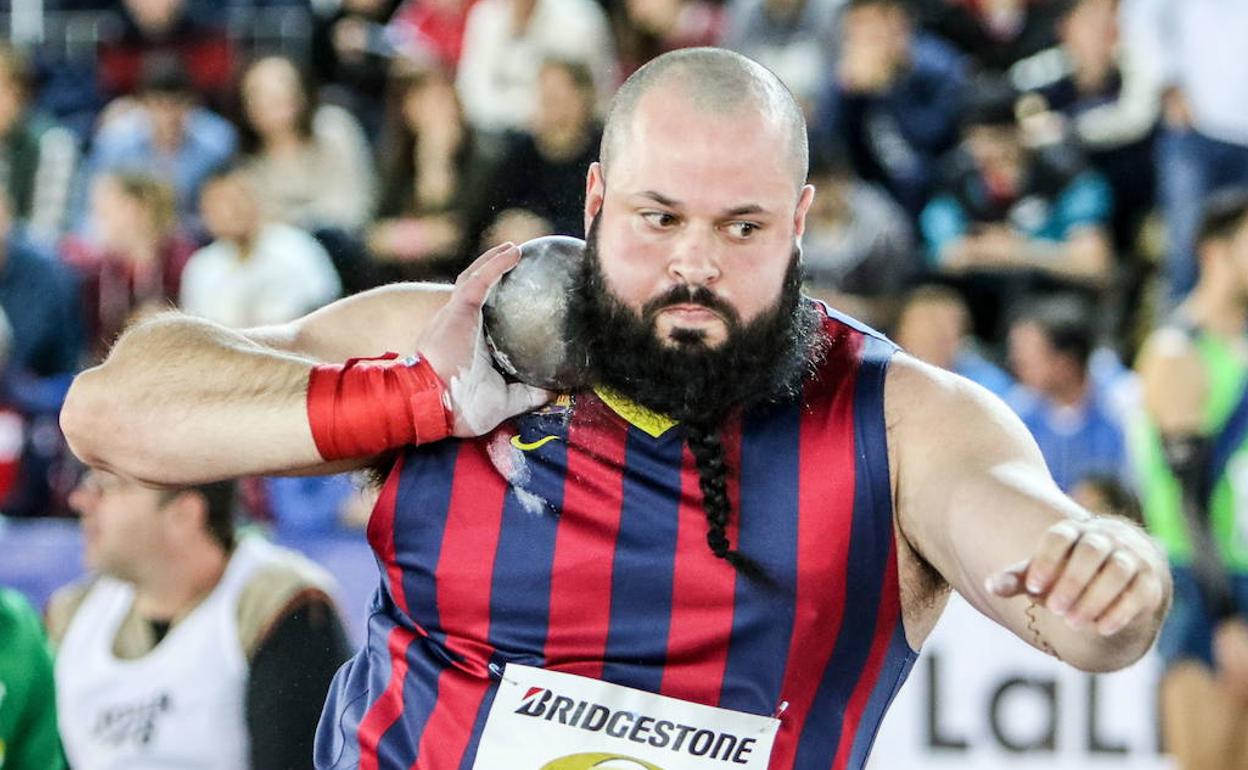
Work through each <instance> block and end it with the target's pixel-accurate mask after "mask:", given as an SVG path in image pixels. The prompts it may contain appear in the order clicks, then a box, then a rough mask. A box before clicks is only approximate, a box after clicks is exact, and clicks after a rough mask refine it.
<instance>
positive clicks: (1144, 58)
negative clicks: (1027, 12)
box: [1123, 0, 1248, 303]
mask: <svg viewBox="0 0 1248 770" xmlns="http://www.w3.org/2000/svg"><path fill="white" fill-rule="evenodd" d="M1246 37H1248V5H1244V4H1243V3H1219V2H1217V1H1216V0H1126V2H1124V3H1123V42H1124V43H1125V45H1126V47H1127V48H1128V49H1129V50H1130V51H1131V55H1132V58H1133V59H1134V60H1135V61H1138V62H1139V63H1140V64H1141V65H1143V67H1142V69H1143V72H1142V74H1143V75H1144V77H1146V78H1147V79H1148V81H1149V83H1150V85H1151V86H1152V87H1153V88H1154V89H1155V93H1157V94H1158V95H1159V97H1160V100H1161V126H1162V132H1161V136H1160V139H1159V141H1158V147H1157V150H1158V153H1157V159H1156V166H1157V198H1158V201H1159V202H1160V203H1161V209H1162V213H1163V214H1164V216H1165V222H1166V235H1167V237H1168V238H1169V243H1170V248H1169V250H1168V253H1167V254H1166V270H1165V272H1166V279H1167V281H1168V282H1169V287H1168V288H1169V300H1170V301H1171V303H1178V301H1179V300H1180V299H1181V298H1183V297H1185V296H1186V295H1187V294H1188V292H1190V291H1191V289H1192V287H1193V286H1194V285H1195V284H1196V279H1197V275H1196V273H1197V263H1198V260H1197V255H1196V238H1197V235H1198V233H1199V229H1200V218H1201V205H1202V204H1203V202H1204V200H1205V199H1206V198H1207V197H1208V196H1209V194H1210V193H1211V192H1213V191H1215V190H1219V189H1221V188H1223V187H1227V186H1231V185H1244V184H1248V115H1245V113H1244V110H1243V104H1244V101H1245V100H1246V99H1248V54H1246V53H1245V51H1244V47H1243V42H1244V39H1245V38H1246Z"/></svg>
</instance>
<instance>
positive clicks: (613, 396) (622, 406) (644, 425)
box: [594, 387, 677, 438]
mask: <svg viewBox="0 0 1248 770" xmlns="http://www.w3.org/2000/svg"><path fill="white" fill-rule="evenodd" d="M594 393H596V394H597V395H598V398H600V399H602V403H604V404H606V405H607V406H609V407H611V411H613V412H615V413H616V414H618V415H619V416H620V417H623V418H624V419H625V420H627V421H628V422H629V424H631V425H633V426H634V427H636V428H639V429H640V430H643V431H645V432H646V433H648V434H649V435H650V437H651V438H658V437H659V436H662V435H663V434H664V433H666V432H667V431H669V430H671V428H672V427H673V426H674V425H676V424H677V422H676V421H675V420H673V419H672V418H671V417H668V416H667V415H665V414H659V413H658V412H655V411H652V410H650V409H647V408H646V407H644V406H642V405H641V404H638V403H637V402H636V401H633V400H632V399H630V398H628V397H627V396H624V395H621V394H620V393H617V392H616V391H614V390H611V389H609V388H603V387H596V388H594Z"/></svg>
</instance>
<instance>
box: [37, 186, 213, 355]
mask: <svg viewBox="0 0 1248 770" xmlns="http://www.w3.org/2000/svg"><path fill="white" fill-rule="evenodd" d="M175 206H176V204H175V201H174V194H173V189H172V188H171V187H170V186H169V185H168V184H166V183H164V182H162V181H161V180H159V179H157V178H156V177H153V176H151V175H149V174H144V173H141V172H130V171H117V172H110V173H106V174H103V175H101V176H99V177H97V178H96V180H95V182H94V184H93V188H92V190H91V221H92V226H91V232H93V233H94V235H95V238H94V240H87V239H85V238H81V237H71V238H70V239H69V240H68V241H67V242H66V243H65V245H64V246H63V247H62V250H61V253H62V256H63V258H64V259H65V261H66V262H68V263H69V264H70V265H72V266H73V267H74V268H76V269H77V271H78V274H79V277H80V279H81V282H82V297H83V304H82V306H83V311H84V315H85V316H86V325H87V335H88V339H89V340H91V343H90V354H91V358H92V360H100V359H102V358H103V355H104V353H106V352H108V348H109V346H110V345H112V342H113V340H115V339H116V338H117V335H119V334H120V333H121V331H122V330H123V329H124V328H125V327H126V326H127V325H129V323H130V322H131V321H132V320H133V319H134V318H135V317H136V316H139V315H143V314H146V313H150V312H152V311H155V310H160V309H163V308H166V307H168V306H169V305H172V304H173V303H174V302H176V301H177V298H178V293H179V290H180V289H181V285H182V270H183V269H184V268H185V267H186V262H187V260H188V259H190V256H191V253H192V252H193V251H194V250H195V244H194V243H192V242H191V241H190V240H189V239H188V238H187V237H185V236H184V235H183V234H182V233H181V232H179V229H178V222H177V211H176V208H175Z"/></svg>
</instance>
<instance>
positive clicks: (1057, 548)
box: [885, 355, 1170, 671]
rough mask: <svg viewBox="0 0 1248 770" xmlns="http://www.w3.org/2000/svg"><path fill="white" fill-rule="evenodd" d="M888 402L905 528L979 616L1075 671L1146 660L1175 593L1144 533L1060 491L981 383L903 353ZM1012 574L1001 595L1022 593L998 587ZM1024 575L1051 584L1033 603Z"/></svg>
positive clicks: (1008, 414)
mask: <svg viewBox="0 0 1248 770" xmlns="http://www.w3.org/2000/svg"><path fill="white" fill-rule="evenodd" d="M885 399H886V410H887V415H888V421H889V426H890V442H891V443H892V445H893V447H894V452H895V455H896V473H897V478H896V484H897V515H898V521H899V525H900V529H901V531H902V533H903V535H904V537H905V538H906V540H907V542H908V543H909V544H910V546H911V547H912V548H914V549H915V550H916V551H917V552H918V553H919V554H920V555H921V556H922V557H923V558H924V559H925V560H926V561H927V562H928V563H929V564H931V566H932V567H933V568H935V570H936V571H937V572H938V573H940V575H941V576H943V577H944V579H945V580H947V581H948V582H949V583H950V584H951V585H952V586H953V587H954V588H955V589H956V590H957V591H958V592H959V593H961V594H962V595H963V596H964V597H966V599H967V600H968V601H970V602H971V603H972V604H973V605H974V606H975V607H976V608H978V609H979V610H980V611H981V612H983V613H984V614H985V615H987V616H988V617H990V618H992V619H994V620H996V621H997V622H998V623H1000V624H1001V625H1003V626H1005V627H1006V628H1008V629H1010V630H1011V631H1012V632H1014V634H1016V635H1017V636H1018V637H1019V638H1021V639H1023V640H1024V641H1026V642H1028V643H1029V644H1032V645H1033V646H1036V647H1038V648H1040V649H1043V648H1044V646H1045V645H1046V644H1047V645H1048V646H1050V647H1051V648H1052V649H1053V650H1054V651H1055V652H1056V654H1057V655H1058V656H1059V657H1061V658H1062V659H1063V660H1065V661H1067V662H1069V663H1071V664H1073V665H1075V666H1076V667H1078V668H1081V669H1084V670H1089V671H1105V670H1113V669H1117V668H1121V667H1123V666H1125V665H1128V664H1130V663H1131V662H1133V661H1135V660H1136V659H1137V658H1139V657H1140V656H1141V655H1143V654H1144V652H1145V651H1146V650H1147V649H1148V647H1149V646H1150V645H1151V644H1152V641H1153V639H1154V638H1155V636H1156V633H1157V631H1158V629H1159V627H1160V623H1161V619H1162V617H1163V616H1164V609H1165V607H1167V606H1168V604H1169V593H1170V581H1169V573H1168V571H1167V570H1166V567H1165V562H1164V559H1163V558H1162V556H1161V554H1160V553H1159V552H1158V550H1157V548H1156V547H1155V546H1154V545H1153V544H1152V542H1151V541H1150V540H1149V539H1148V538H1147V536H1145V535H1144V534H1143V533H1142V532H1141V531H1139V530H1138V529H1137V528H1135V527H1134V526H1132V525H1130V524H1128V523H1126V522H1125V521H1119V520H1116V519H1094V518H1093V517H1092V516H1091V515H1090V514H1088V513H1087V512H1086V511H1084V510H1083V509H1081V508H1079V507H1078V506H1077V505H1075V503H1073V502H1072V501H1071V500H1070V499H1069V498H1067V497H1066V496H1065V495H1063V494H1062V493H1061V491H1060V490H1059V489H1058V488H1057V486H1056V485H1055V484H1054V483H1053V480H1052V478H1051V477H1050V476H1049V473H1048V470H1047V468H1046V467H1045V464H1044V460H1043V458H1042V457H1041V455H1040V452H1039V450H1038V449H1037V448H1036V445H1035V442H1034V441H1033V440H1032V439H1031V437H1030V436H1029V435H1028V434H1027V432H1026V429H1025V428H1024V427H1023V425H1022V424H1021V423H1020V422H1019V421H1018V419H1017V418H1016V417H1015V416H1014V415H1013V414H1012V413H1011V412H1010V411H1009V410H1008V409H1007V408H1006V407H1005V406H1004V404H1002V403H1001V402H1000V401H998V400H996V399H995V398H993V397H992V396H991V395H989V394H988V393H987V391H984V390H983V389H982V388H979V387H978V386H976V385H973V384H972V383H970V382H968V381H966V380H963V379H962V378H959V377H957V376H955V375H951V374H949V373H946V372H942V371H940V370H937V369H935V368H933V367H929V366H927V365H925V364H921V363H919V362H917V361H915V360H914V359H911V358H909V357H907V356H901V355H899V356H898V357H897V359H896V360H895V361H894V363H893V365H892V366H891V367H890V371H889V376H888V380H887V385H886V395H885ZM1054 554H1056V558H1055V556H1054ZM1098 557H1099V558H1098ZM1019 565H1021V568H1019ZM1012 567H1014V568H1015V572H1011V573H1009V574H1017V575H1018V578H1017V580H1018V583H1019V585H1018V586H1017V587H1016V588H1017V589H1019V590H1013V591H1011V590H1007V591H1004V593H1012V594H1016V595H1013V596H1009V597H1008V598H1007V597H1006V596H1003V595H1001V594H1002V593H1003V592H1002V591H999V590H998V591H993V590H990V588H989V586H988V585H987V583H988V581H989V580H990V579H992V578H994V576H999V575H1000V574H1001V573H1002V572H1003V571H1004V570H1007V569H1009V568H1012ZM1084 573H1087V574H1084ZM1024 580H1025V581H1026V582H1027V583H1032V582H1033V581H1039V582H1041V583H1042V584H1043V585H1044V586H1045V587H1044V588H1043V590H1041V591H1037V592H1035V593H1036V594H1037V597H1036V599H1035V602H1034V607H1033V600H1032V597H1031V596H1028V595H1026V594H1025V593H1023V592H1022V591H1021V588H1022V582H1023V581H1024ZM1119 583H1120V584H1121V585H1119ZM1127 586H1132V588H1131V590H1129V591H1128V590H1126V587H1127ZM1085 587H1086V588H1087V590H1086V591H1085V590H1083V589H1084V588H1085ZM1072 594H1073V595H1072ZM1062 598H1065V599H1070V600H1072V606H1071V607H1070V608H1069V610H1068V611H1067V612H1065V616H1064V617H1063V616H1060V615H1059V614H1057V613H1056V612H1054V611H1053V608H1055V607H1057V606H1058V605H1059V603H1060V599H1062ZM1110 599H1112V600H1113V601H1109V600H1110ZM1134 605H1138V606H1134ZM1094 607H1099V609H1093V608H1094ZM1029 611H1030V615H1031V616H1032V617H1034V622H1033V620H1032V617H1029ZM1089 612H1090V613H1091V616H1090V617H1088V618H1086V619H1085V620H1086V622H1084V623H1083V624H1076V623H1075V622H1073V621H1074V620H1075V619H1076V618H1077V617H1079V616H1081V615H1083V614H1087V613H1089ZM1122 619H1125V620H1123V622H1125V625H1122V626H1120V627H1115V626H1118V620H1122ZM1107 631H1108V632H1109V633H1106V632H1107Z"/></svg>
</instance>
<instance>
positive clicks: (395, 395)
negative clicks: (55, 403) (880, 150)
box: [63, 49, 1170, 770]
mask: <svg viewBox="0 0 1248 770" xmlns="http://www.w3.org/2000/svg"><path fill="white" fill-rule="evenodd" d="M805 136H806V135H805V127H804V125H803V123H802V118H801V112H800V110H799V109H798V107H797V105H796V104H795V103H794V101H793V99H792V96H791V95H790V94H789V93H788V92H787V91H786V90H785V89H784V87H783V86H782V85H781V84H780V82H779V81H778V80H777V79H776V78H775V77H774V76H773V75H772V74H771V73H769V72H768V71H767V70H765V69H763V68H762V67H760V66H758V65H757V64H755V63H753V62H751V61H749V60H748V59H745V58H743V57H741V56H738V55H736V54H731V53H728V52H725V51H720V50H714V49H687V50H682V51H679V52H675V53H671V54H667V55H664V56H662V57H659V58H658V59H656V60H654V61H653V62H651V63H650V64H648V65H647V66H645V67H643V68H642V69H641V70H639V71H638V72H637V73H636V74H635V75H634V76H633V77H632V78H630V79H629V81H628V82H626V83H625V84H624V86H622V87H621V89H620V91H619V93H618V94H617V96H616V98H615V102H614V104H613V107H612V110H611V113H610V115H609V117H608V121H607V126H606V130H605V136H604V140H603V146H602V149H601V153H600V158H601V159H600V161H599V162H598V163H594V164H591V165H590V167H589V169H588V177H587V188H586V189H587V195H586V204H585V227H586V231H587V240H588V243H589V248H588V250H587V258H586V260H585V263H584V269H583V271H582V274H581V275H580V277H579V280H578V282H577V285H576V286H575V288H574V290H573V292H572V296H571V298H570V300H571V301H570V318H569V322H568V326H569V332H570V334H571V336H572V337H573V338H574V341H575V344H576V345H578V346H579V347H580V349H583V350H584V352H585V355H586V357H587V361H588V366H587V370H586V373H587V375H588V379H589V381H590V382H591V383H592V386H590V387H586V388H584V389H580V390H576V391H574V392H570V393H560V394H554V393H547V392H544V391H540V390H537V389H534V388H531V387H528V386H526V385H522V384H516V383H510V384H509V383H507V382H506V381H505V380H504V379H503V378H502V377H501V376H499V375H498V374H497V373H496V372H495V371H494V370H493V369H492V368H491V366H490V365H489V363H488V357H487V356H486V355H485V354H484V353H483V352H482V351H483V347H482V343H481V312H480V307H481V303H482V301H483V300H484V297H485V295H486V292H487V290H488V289H489V287H490V286H491V285H492V284H493V283H494V282H495V281H496V280H497V279H498V278H499V277H500V276H501V275H502V274H503V273H504V272H505V271H506V270H508V269H509V268H511V267H512V266H514V265H515V264H516V261H517V259H519V254H518V250H517V249H516V248H515V247H514V246H511V245H509V244H504V245H503V246H500V247H498V248H495V249H492V250H490V251H488V252H486V253H485V254H483V255H482V256H481V257H480V258H479V259H478V260H477V261H476V262H475V263H474V264H473V265H472V266H470V267H469V268H468V270H466V271H465V272H464V273H463V274H462V275H461V276H460V278H459V280H458V281H457V282H456V285H455V286H454V287H431V286H415V285H397V286H389V287H385V288H382V289H379V290H376V291H373V292H371V293H366V294H363V295H358V296H356V297H353V298H350V299H347V300H343V301H341V302H337V303H335V304H333V305H330V306H328V307H326V308H323V309H321V310H319V311H317V312H314V313H312V314H311V315H309V316H307V317H306V318H303V319H301V320H299V321H296V322H294V323H292V324H289V325H286V326H283V327H281V328H268V329H258V330H253V331H248V332H241V333H239V332H233V331H228V330H225V329H222V328H220V327H217V326H214V325H211V324H208V323H205V322H202V321H197V320H194V319H190V318H185V317H180V316H172V317H166V318H163V319H159V320H155V321H152V322H149V323H147V324H146V325H143V326H140V327H137V328H135V329H134V330H132V331H131V332H129V333H128V334H127V335H125V336H124V337H123V339H122V340H121V341H120V342H119V343H118V344H117V346H116V348H115V349H114V350H113V352H112V354H111V355H110V357H109V358H108V360H107V361H106V362H105V363H104V364H103V365H101V366H100V367H97V368H96V369H93V370H90V371H88V372H86V373H84V374H83V375H81V376H80V378H79V379H78V381H77V382H76V383H75V385H74V388H73V390H72V392H71V394H70V398H69V402H68V404H67V406H66V409H65V411H64V417H63V421H64V424H65V427H66V431H67V434H68V436H69V438H70V441H71V443H72V446H73V447H74V449H75V451H76V452H78V454H79V455H80V456H81V457H82V458H84V459H85V460H86V461H87V462H89V463H91V464H93V465H97V466H104V467H108V468H110V469H112V470H113V471H114V472H116V473H119V474H123V475H126V476H129V477H133V478H137V479H140V480H143V481H145V482H148V483H153V484H172V483H188V482H193V481H199V480H202V479H205V478H216V477H222V476H230V475H241V474H252V473H278V472H288V473H297V472H307V471H309V470H314V471H316V472H325V471H327V470H332V469H342V468H345V467H361V466H364V465H367V464H370V463H376V462H377V458H378V457H379V456H385V457H388V458H389V460H388V463H389V464H388V468H389V473H388V475H387V476H386V479H385V482H384V486H383V487H382V489H381V493H380V498H379V501H378V503H377V507H376V509H375V510H374V511H373V514H372V518H371V520H370V522H369V528H368V537H369V541H370V543H371V545H372V546H373V548H374V550H375V552H376V554H377V557H378V563H379V566H380V573H381V574H380V578H381V580H380V583H381V584H380V586H379V588H378V591H377V595H376V599H375V602H374V608H373V612H372V614H371V615H370V618H369V629H368V641H367V644H366V646H365V647H364V649H362V650H361V651H360V652H359V654H358V655H357V656H356V657H355V659H354V660H352V661H351V662H350V663H349V664H348V665H346V666H345V667H344V668H343V669H342V670H341V671H340V672H339V674H338V677H337V679H336V681H335V685H334V688H333V690H332V692H331V695H330V698H329V701H328V703H327V704H326V708H325V712H324V715H323V718H322V722H321V729H320V734H319V739H318V744H317V752H316V764H317V767H320V768H346V767H356V766H357V765H358V766H359V767H361V768H381V767H385V768H391V767H394V768H400V767H402V768H407V767H420V768H428V769H429V770H456V769H457V768H477V769H478V770H486V769H488V770H496V769H497V768H503V767H533V768H546V767H549V768H569V767H589V766H594V767H611V768H625V767H627V768H633V769H634V770H635V769H636V768H639V767H655V768H668V769H669V770H670V769H671V768H677V767H678V768H682V770H685V769H687V768H704V767H706V768H709V767H724V766H731V767H743V768H752V769H757V770H762V769H763V768H771V770H777V769H781V770H789V769H790V768H800V769H802V770H814V768H819V769H820V770H823V769H826V768H828V767H838V768H845V767H848V768H861V767H863V766H864V764H865V762H866V757H867V754H868V751H869V749H870V745H871V742H872V740H873V738H874V735H875V732H876V729H877V727H878V725H879V723H880V720H881V718H882V717H883V713H884V710H885V708H886V707H887V704H888V703H889V702H890V700H891V699H892V697H893V695H894V694H895V693H896V691H897V688H898V687H900V685H901V683H902V682H903V680H904V679H905V677H906V674H907V673H908V672H909V670H910V667H911V665H912V664H913V662H914V659H915V656H916V652H915V650H917V649H918V648H919V646H920V645H921V644H922V642H923V640H924V639H925V638H926V637H927V635H928V633H929V632H930V630H931V628H932V626H933V624H934V623H935V622H936V619H937V616H938V615H939V614H940V612H941V609H942V608H943V605H944V602H945V599H946V597H947V595H948V592H949V590H950V588H953V589H956V590H957V591H959V592H960V593H961V594H963V595H964V596H965V597H966V598H967V599H968V600H969V601H971V602H972V603H973V604H974V605H975V606H976V607H978V608H979V609H980V610H981V611H983V612H984V613H985V614H987V615H988V616H989V617H991V618H993V619H994V620H996V621H998V622H1000V623H1001V624H1002V625H1004V626H1005V627H1006V628H1008V629H1010V630H1011V631H1013V632H1014V633H1015V634H1017V635H1018V636H1019V637H1020V638H1022V639H1023V640H1024V641H1026V642H1027V643H1029V644H1032V645H1034V646H1036V647H1037V648H1039V649H1041V650H1044V651H1046V652H1048V653H1050V654H1053V655H1056V656H1059V657H1061V658H1062V659H1063V660H1065V661H1068V662H1069V663H1071V664H1072V665H1075V666H1077V667H1079V668H1081V669H1085V670H1089V671H1104V670H1111V669H1116V668H1120V667H1122V666H1126V665H1128V664H1130V663H1131V662H1132V661H1134V660H1136V659H1137V658H1138V657H1140V656H1141V655H1142V654H1143V653H1144V652H1145V651H1146V650H1147V649H1148V647H1149V645H1150V644H1151V643H1152V641H1153V639H1154V637H1155V635H1156V633H1157V629H1158V625H1159V623H1160V621H1161V618H1162V616H1163V615H1164V612H1165V608H1166V607H1167V606H1168V603H1169V597H1170V579H1169V575H1168V573H1167V571H1166V567H1165V562H1164V559H1163V558H1162V557H1161V555H1160V554H1159V553H1158V551H1157V550H1156V548H1155V547H1154V546H1153V545H1152V543H1151V542H1150V541H1149V540H1148V539H1147V538H1146V537H1144V536H1143V535H1142V534H1141V533H1140V531H1139V530H1138V529H1136V528H1135V527H1133V526H1130V525H1128V524H1126V523H1124V522H1122V521H1118V520H1109V519H1101V518H1097V517H1094V516H1092V515H1090V514H1089V513H1087V512H1085V511H1084V510H1082V509H1080V508H1079V507H1077V506H1076V505H1075V504H1074V503H1072V502H1071V501H1070V500H1069V499H1068V498H1066V497H1065V496H1063V495H1062V494H1061V493H1060V492H1059V491H1058V489H1057V487H1056V486H1055V485H1054V484H1053V481H1052V480H1051V479H1050V478H1049V475H1048V473H1047V472H1046V470H1045V467H1044V462H1043V460H1042V459H1041V457H1040V454H1039V452H1038V451H1037V450H1036V447H1035V445H1034V444H1033V443H1032V442H1031V440H1030V439H1029V438H1028V437H1027V433H1026V431H1025V430H1024V429H1023V427H1022V426H1021V425H1020V424H1019V422H1018V421H1017V419H1015V418H1014V417H1013V416H1012V415H1011V414H1010V413H1009V411H1008V410H1007V409H1006V408H1005V407H1004V406H1003V405H1002V404H1001V403H1000V402H998V401H997V400H995V399H994V398H993V397H991V396H990V395H988V394H987V393H986V392H984V391H983V390H981V389H979V388H978V387H976V386H974V385H972V384H970V383H968V382H966V381H965V380H962V379H960V378H958V377H957V376H956V375H952V374H950V373H946V372H943V371H940V370H938V369H936V368H934V367H931V366H928V365H925V364H922V363H920V362H918V361H916V360H914V359H912V358H910V357H908V356H906V355H904V354H901V353H899V352H898V351H897V349H896V347H895V346H894V345H892V343H890V342H889V341H888V340H886V339H885V338H883V337H882V336H880V335H879V334H877V333H875V332H873V331H871V330H870V329H868V328H866V327H864V326H862V325H860V324H858V323H857V322H855V321H853V320H852V319H849V318H847V317H844V316H842V315H840V314H837V313H835V312H833V311H831V310H829V309H827V308H826V307H824V306H822V305H817V304H815V303H812V302H810V301H809V300H806V299H804V298H803V297H802V296H801V294H800V292H799V285H800V242H801V236H802V231H803V228H804V224H805V216H806V212H807V211H808V209H809V207H810V204H811V200H812V199H813V197H814V194H815V190H814V189H813V188H812V187H810V186H809V185H807V184H805V177H806V164H807V149H806V139H805ZM383 351H400V352H403V353H414V352H417V351H418V352H419V355H415V356H409V357H408V358H406V359H402V360H389V361H380V362H374V363H371V364H367V363H366V364H360V363H358V362H353V363H350V364H348V365H345V366H344V365H335V362H343V361H346V360H347V359H352V358H357V357H362V356H376V355H379V354H380V353H381V352H383Z"/></svg>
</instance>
